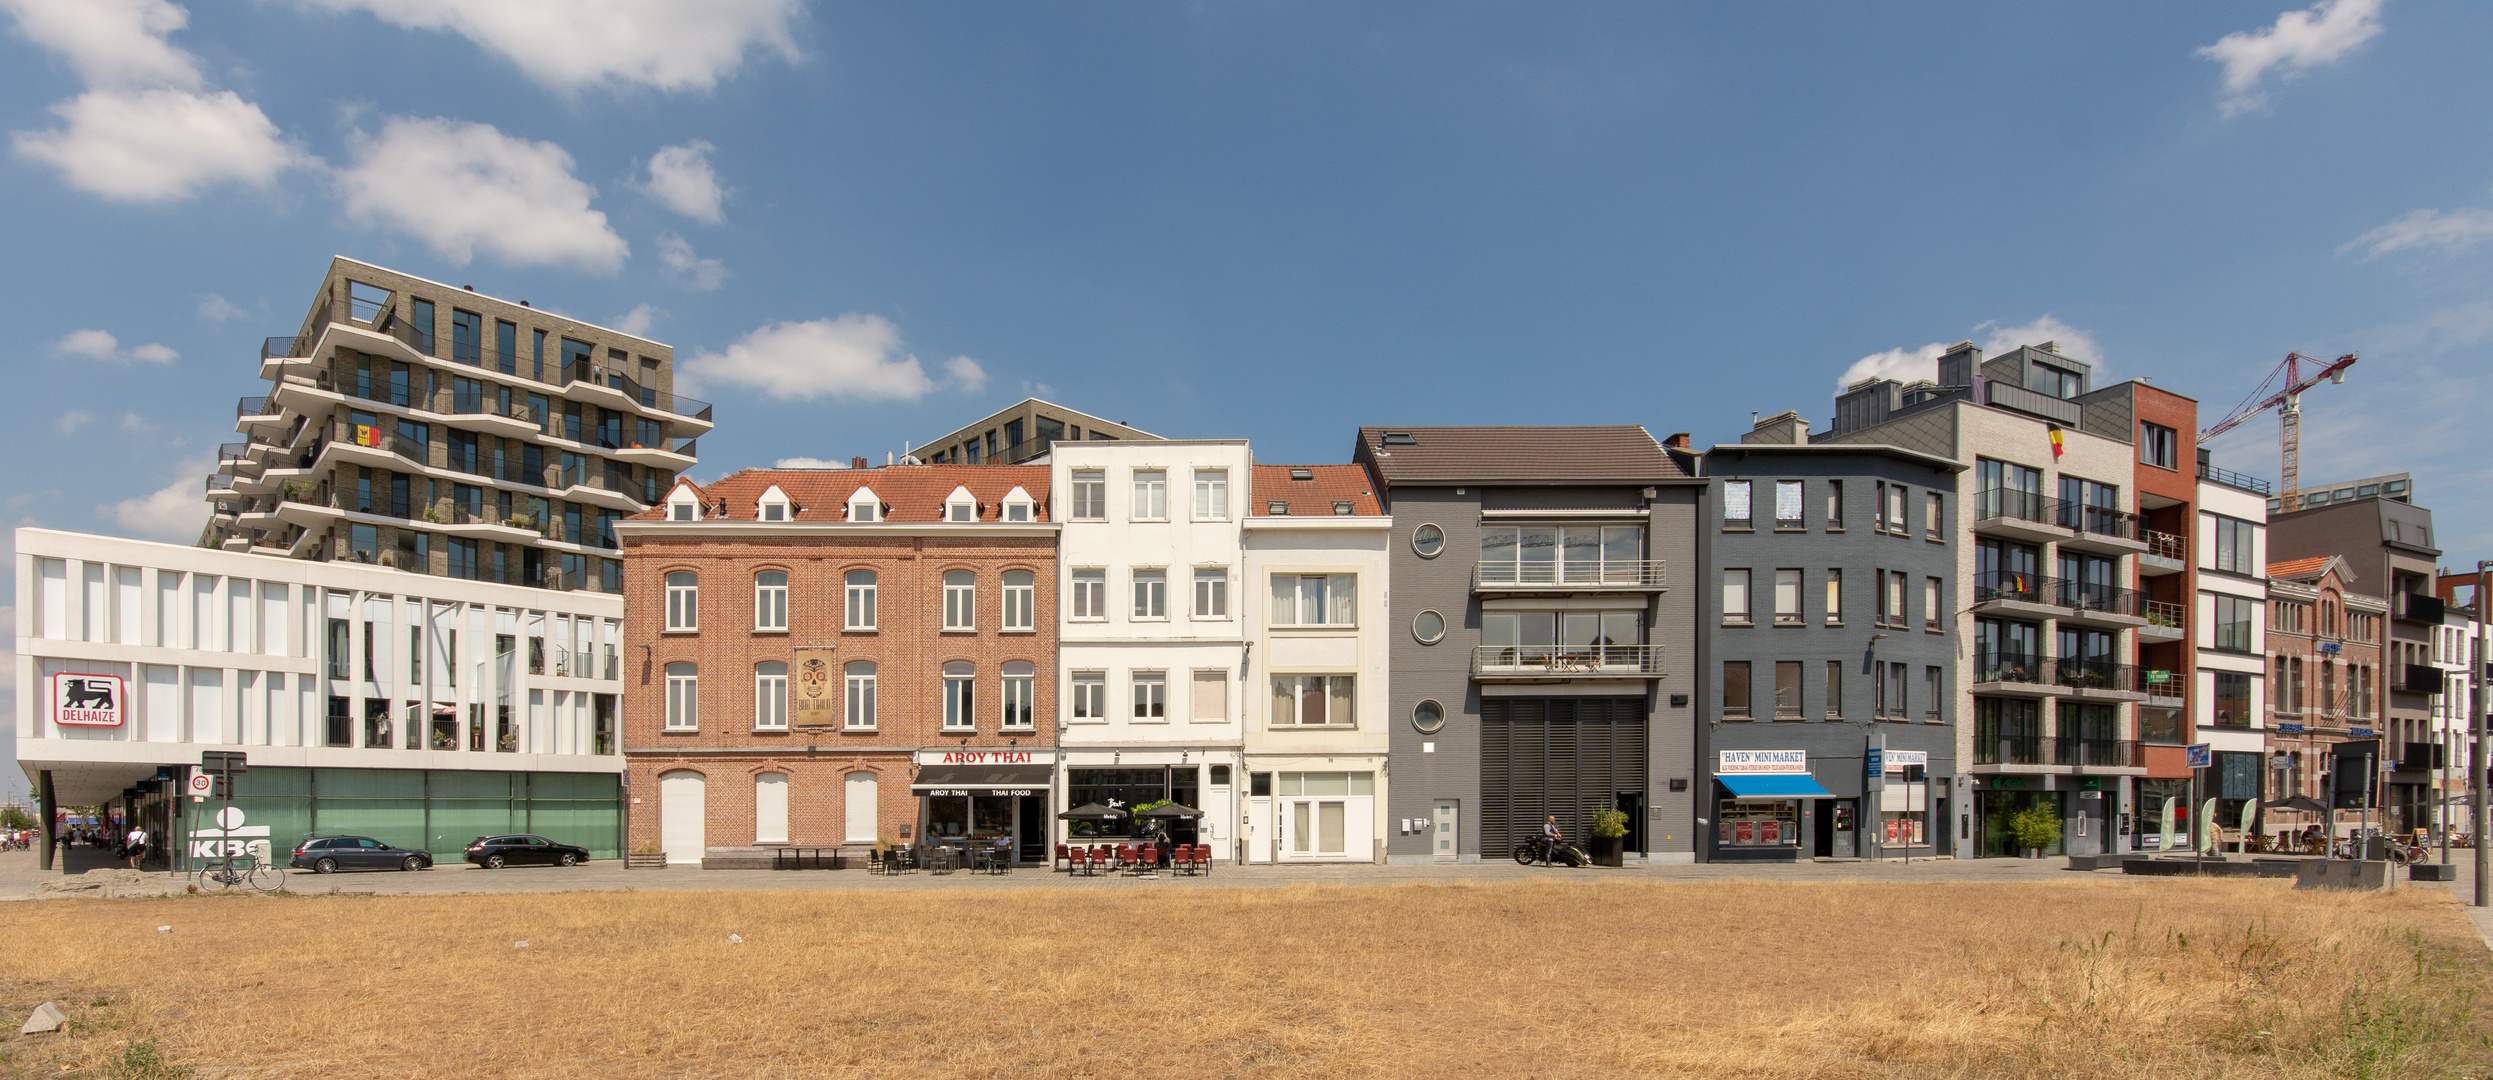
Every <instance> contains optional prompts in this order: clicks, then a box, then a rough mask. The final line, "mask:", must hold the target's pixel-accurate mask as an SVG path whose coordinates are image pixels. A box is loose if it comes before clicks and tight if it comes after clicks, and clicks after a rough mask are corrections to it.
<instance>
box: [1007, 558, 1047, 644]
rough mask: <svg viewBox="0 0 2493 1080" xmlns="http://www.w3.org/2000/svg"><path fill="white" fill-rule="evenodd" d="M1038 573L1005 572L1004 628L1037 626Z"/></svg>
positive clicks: (1014, 628) (1026, 571) (1030, 627)
mask: <svg viewBox="0 0 2493 1080" xmlns="http://www.w3.org/2000/svg"><path fill="white" fill-rule="evenodd" d="M1038 581H1039V578H1038V575H1036V574H1033V573H1031V572H1030V571H1028V570H1007V571H1005V572H1004V629H1006V630H1008V631H1011V630H1030V629H1034V628H1036V627H1037V625H1038V623H1037V616H1036V612H1037V610H1038V597H1039V586H1038Z"/></svg>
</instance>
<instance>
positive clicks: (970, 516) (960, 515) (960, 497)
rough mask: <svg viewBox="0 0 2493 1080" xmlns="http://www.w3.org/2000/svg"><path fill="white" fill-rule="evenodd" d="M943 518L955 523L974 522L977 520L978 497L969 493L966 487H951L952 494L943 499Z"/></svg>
mask: <svg viewBox="0 0 2493 1080" xmlns="http://www.w3.org/2000/svg"><path fill="white" fill-rule="evenodd" d="M944 520H945V521H948V522H953V523H955V524H961V523H975V522H976V521H977V520H978V497H977V496H975V495H971V494H970V493H969V490H968V489H967V488H954V489H952V494H951V495H950V496H948V497H946V498H945V499H944Z"/></svg>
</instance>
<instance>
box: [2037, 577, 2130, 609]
mask: <svg viewBox="0 0 2493 1080" xmlns="http://www.w3.org/2000/svg"><path fill="white" fill-rule="evenodd" d="M2051 594H2052V598H2051V603H2052V604H2053V605H2054V606H2056V607H2064V608H2068V609H2069V610H2071V611H2092V612H2097V613H2100V614H2104V615H2127V616H2136V615H2137V614H2138V601H2139V595H2138V590H2136V589H2124V588H2121V587H2120V586H2117V585H2105V584H2102V583H2100V582H2093V581H2072V580H2070V579H2068V578H2052V579H2051Z"/></svg>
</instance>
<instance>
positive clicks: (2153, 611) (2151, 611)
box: [2144, 600, 2190, 630]
mask: <svg viewBox="0 0 2493 1080" xmlns="http://www.w3.org/2000/svg"><path fill="white" fill-rule="evenodd" d="M2144 604H2145V612H2144V613H2145V615H2146V616H2147V625H2149V626H2161V627H2163V628H2165V629H2167V630H2184V629H2188V627H2189V624H2188V623H2187V622H2185V621H2184V620H2186V619H2188V618H2189V617H2190V609H2189V608H2188V607H2185V606H2183V605H2181V604H2167V603H2165V602H2164V601H2162V600H2148V601H2145V602H2144Z"/></svg>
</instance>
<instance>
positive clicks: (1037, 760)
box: [917, 749, 1056, 765]
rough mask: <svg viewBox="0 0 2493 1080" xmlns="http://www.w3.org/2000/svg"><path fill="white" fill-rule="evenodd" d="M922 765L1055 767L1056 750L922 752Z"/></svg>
mask: <svg viewBox="0 0 2493 1080" xmlns="http://www.w3.org/2000/svg"><path fill="white" fill-rule="evenodd" d="M917 758H918V761H917V763H918V764H920V765H1053V764H1056V751H1054V750H1013V749H999V750H920V751H918V754H917Z"/></svg>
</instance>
